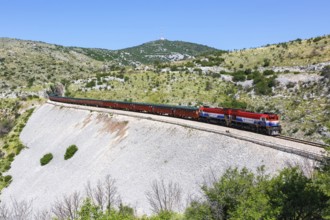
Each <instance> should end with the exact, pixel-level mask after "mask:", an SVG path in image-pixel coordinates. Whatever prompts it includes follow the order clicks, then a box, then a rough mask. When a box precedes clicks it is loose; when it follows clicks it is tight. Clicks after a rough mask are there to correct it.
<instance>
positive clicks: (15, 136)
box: [0, 99, 34, 191]
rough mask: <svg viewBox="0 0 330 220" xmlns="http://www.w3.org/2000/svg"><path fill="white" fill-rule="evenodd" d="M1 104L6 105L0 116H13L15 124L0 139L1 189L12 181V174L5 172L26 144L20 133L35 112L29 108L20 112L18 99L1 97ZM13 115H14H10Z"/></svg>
mask: <svg viewBox="0 0 330 220" xmlns="http://www.w3.org/2000/svg"><path fill="white" fill-rule="evenodd" d="M0 105H1V106H2V107H3V106H4V105H5V106H6V107H5V109H7V111H5V114H4V113H2V114H0V116H2V117H3V116H4V115H6V116H7V117H8V116H9V118H11V117H12V118H13V119H12V120H13V124H14V126H13V127H12V128H11V130H10V131H9V132H7V133H6V134H4V136H3V137H2V138H1V139H0V191H1V190H2V189H3V188H4V187H6V186H8V185H9V183H10V181H11V176H3V173H4V172H6V171H8V170H9V169H10V165H11V162H12V161H13V160H14V158H15V156H16V155H18V154H19V153H20V152H21V150H23V149H24V147H25V146H24V145H23V144H22V142H21V141H20V139H19V135H20V133H21V131H22V130H23V128H24V126H25V124H26V123H27V120H28V119H29V117H30V116H31V114H32V112H33V110H34V109H33V108H32V109H28V110H26V111H25V112H23V113H22V114H20V113H19V109H20V108H19V107H17V106H19V104H18V102H17V100H5V99H0ZM10 115H13V116H10ZM0 118H1V117H0Z"/></svg>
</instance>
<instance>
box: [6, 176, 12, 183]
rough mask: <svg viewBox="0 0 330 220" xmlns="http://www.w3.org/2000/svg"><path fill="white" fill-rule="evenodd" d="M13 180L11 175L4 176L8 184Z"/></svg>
mask: <svg viewBox="0 0 330 220" xmlns="http://www.w3.org/2000/svg"><path fill="white" fill-rule="evenodd" d="M11 180H12V176H10V175H7V176H4V181H5V182H6V183H9V182H10V181H11Z"/></svg>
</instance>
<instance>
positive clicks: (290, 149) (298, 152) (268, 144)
mask: <svg viewBox="0 0 330 220" xmlns="http://www.w3.org/2000/svg"><path fill="white" fill-rule="evenodd" d="M48 103H49V104H52V105H55V106H62V107H69V108H75V109H83V110H90V111H96V112H112V113H115V114H119V115H125V116H129V117H137V118H142V119H148V120H154V121H159V122H164V123H168V124H173V125H179V126H183V127H187V128H192V129H196V130H201V131H207V132H212V133H215V134H221V135H225V136H228V137H232V138H235V139H240V140H244V141H248V142H252V143H255V144H259V145H262V146H265V147H270V148H273V149H276V150H280V151H284V152H287V153H291V154H296V155H299V156H302V157H305V158H309V159H312V160H316V161H321V160H323V154H322V153H321V152H319V153H317V152H313V151H308V150H303V149H299V148H296V147H294V146H293V147H289V146H286V145H282V144H278V143H271V142H268V141H264V140H260V139H256V138H252V137H247V136H242V135H239V134H232V133H231V132H229V131H227V130H226V131H220V130H217V129H211V128H205V127H204V128H203V127H201V126H198V125H188V124H187V123H185V122H183V121H181V122H179V121H172V119H173V117H158V115H150V114H141V113H136V112H127V111H122V110H115V109H106V108H97V107H90V106H81V105H74V104H65V103H57V102H53V101H48ZM154 117H156V118H154ZM189 121H192V120H189ZM201 124H203V123H201ZM273 137H274V138H276V137H278V138H282V139H284V138H285V136H273ZM288 138H289V137H288ZM287 140H288V139H287ZM290 140H291V141H295V140H297V141H303V140H299V139H294V140H292V138H291V139H290ZM297 141H296V142H297ZM300 143H302V142H300ZM311 143H312V144H314V145H313V146H315V144H316V145H318V147H321V148H324V147H325V145H322V144H318V143H314V142H307V143H306V141H304V144H308V145H311Z"/></svg>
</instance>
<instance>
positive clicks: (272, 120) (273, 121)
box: [264, 113, 282, 136]
mask: <svg viewBox="0 0 330 220" xmlns="http://www.w3.org/2000/svg"><path fill="white" fill-rule="evenodd" d="M264 122H265V125H266V130H267V134H268V135H272V136H276V135H280V133H281V130H282V129H281V125H280V121H279V117H278V115H276V114H269V113H268V114H267V116H266V117H265V118H264Z"/></svg>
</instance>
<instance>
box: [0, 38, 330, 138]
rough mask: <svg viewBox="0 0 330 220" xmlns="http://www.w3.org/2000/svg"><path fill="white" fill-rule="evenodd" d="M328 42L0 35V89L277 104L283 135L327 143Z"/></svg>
mask: <svg viewBox="0 0 330 220" xmlns="http://www.w3.org/2000/svg"><path fill="white" fill-rule="evenodd" d="M329 42H330V35H327V36H322V37H315V38H311V39H307V40H300V39H297V40H294V41H290V42H285V43H280V44H274V45H267V46H265V47H260V48H253V49H246V50H239V51H231V52H224V51H220V50H214V49H212V48H209V47H205V46H201V45H197V44H191V43H186V42H180V41H167V40H161V41H153V42H149V43H145V44H143V45H140V46H137V47H132V48H127V49H123V50H118V51H111V50H105V49H89V48H77V47H63V46H59V45H51V44H46V43H42V42H33V41H22V40H15V39H7V38H3V39H1V43H0V57H1V59H0V79H1V85H0V91H1V93H0V95H1V96H2V97H7V98H8V97H13V98H15V97H26V96H28V95H37V96H39V95H40V96H43V95H44V93H45V90H46V89H49V87H50V86H51V85H54V84H59V83H61V84H62V85H64V89H65V92H66V93H65V94H66V95H68V96H75V97H90V98H102V99H116V100H126V101H131V100H132V101H137V102H139V101H142V102H152V103H168V104H182V105H193V106H198V105H202V104H207V105H213V106H222V107H234V108H244V109H248V110H251V111H272V112H275V113H278V114H280V115H281V117H282V121H283V128H284V129H283V132H284V134H286V135H290V136H295V137H298V138H305V139H312V140H314V141H319V142H327V141H330V124H329V123H328V117H329V114H330V110H329V108H330V107H329V106H330V105H329V103H330V101H329V99H330V98H329V93H330V92H329V76H330V74H329V73H327V69H326V67H327V66H329V65H330V49H329V46H330V43H329ZM178 54H181V55H182V56H181V55H178ZM172 58H173V60H175V59H177V58H180V59H181V58H184V59H186V58H189V59H188V60H180V61H171V62H169V60H171V59H172ZM163 61H168V62H163ZM128 63H129V64H131V65H133V66H134V67H132V66H125V65H124V64H128ZM141 63H150V64H148V65H142V64H141ZM306 108H308V109H306ZM306 112H307V113H306Z"/></svg>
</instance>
